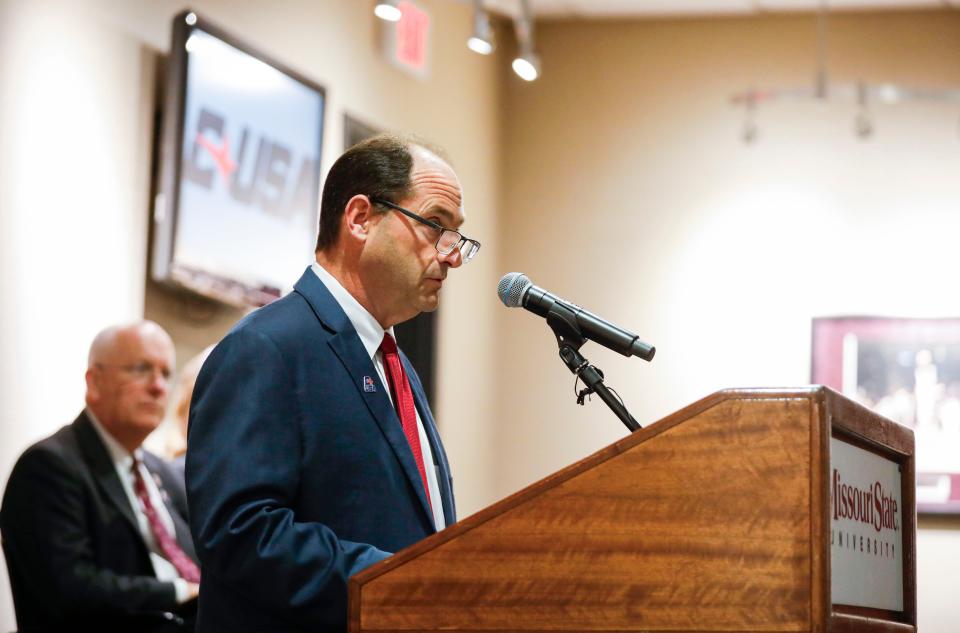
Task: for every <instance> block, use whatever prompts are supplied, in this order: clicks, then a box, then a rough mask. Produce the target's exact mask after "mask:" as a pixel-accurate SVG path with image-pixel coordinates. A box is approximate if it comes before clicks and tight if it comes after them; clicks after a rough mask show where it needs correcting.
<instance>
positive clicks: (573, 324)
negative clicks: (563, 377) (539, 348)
mask: <svg viewBox="0 0 960 633" xmlns="http://www.w3.org/2000/svg"><path fill="white" fill-rule="evenodd" d="M547 324H548V325H549V326H550V329H552V330H553V333H554V334H555V335H556V337H557V345H558V346H559V347H560V359H561V360H563V362H564V364H565V365H566V366H567V368H568V369H570V371H571V372H572V373H573V374H575V375H576V376H578V377H579V378H580V380H582V381H583V384H584V385H586V389H584V390H583V391H581V392H580V394H579V396H578V398H577V404H581V405H582V404H583V398H584V396H586V395H589V394H591V393H595V394H597V395H598V396H600V399H601V400H603V401H604V402H605V403H606V404H607V406H608V407H610V410H611V411H613V413H614V414H615V415H616V416H617V417H618V418H620V421H621V422H623V424H624V425H625V426H626V427H627V428H628V429H629V430H630V432H631V433H632V432H634V431H636V430H637V429H639V428H640V424H639V423H638V422H637V421H636V420H635V419H634V417H633V416H632V415H630V412H629V411H627V408H626V407H625V406H624V405H623V402H621V401H620V400H619V398H617V397H615V396H614V395H613V394H612V393H611V392H610V389H609V388H608V387H607V386H606V385H604V384H603V372H602V371H600V370H599V369H597V368H596V367H594V366H593V365H591V364H590V361H588V360H587V359H586V358H584V357H583V354H581V353H580V348H581V347H583V344H584V343H586V342H587V339H586V338H584V336H583V334H582V333H581V332H580V327H579V326H578V325H577V318H576V314H574V313H573V312H572V311H571V310H569V309H567V308H565V307H564V306H563V305H561V304H560V302H556V303H554V304H553V306H552V307H551V308H550V311H549V312H548V313H547Z"/></svg>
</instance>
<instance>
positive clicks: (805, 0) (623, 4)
mask: <svg viewBox="0 0 960 633" xmlns="http://www.w3.org/2000/svg"><path fill="white" fill-rule="evenodd" d="M821 1H822V0H530V8H531V11H532V12H533V14H534V16H535V17H537V18H584V19H600V18H625V17H636V18H643V17H663V16H701V15H702V16H706V15H757V14H763V13H777V12H790V11H808V12H813V11H816V10H817V9H818V8H819V7H820V4H821ZM485 4H486V6H487V7H488V8H489V9H490V10H492V11H494V12H496V13H500V14H504V15H516V14H517V12H518V11H519V6H520V0H485ZM826 5H827V7H828V9H829V10H830V11H853V10H884V9H937V8H960V0H828V1H826Z"/></svg>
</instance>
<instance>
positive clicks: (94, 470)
mask: <svg viewBox="0 0 960 633" xmlns="http://www.w3.org/2000/svg"><path fill="white" fill-rule="evenodd" d="M73 427H74V429H75V431H76V435H77V443H78V444H79V446H80V451H81V452H82V453H83V457H84V459H85V460H86V462H87V464H88V465H89V467H90V473H91V474H92V475H93V478H94V480H95V481H96V482H97V485H98V486H99V487H100V489H101V490H102V491H103V493H104V496H106V498H107V499H109V500H110V502H111V503H112V504H113V506H114V507H115V508H116V509H117V511H119V512H120V514H122V515H123V516H124V517H125V518H126V519H127V521H128V522H129V523H130V527H132V528H133V529H134V530H136V532H137V534H139V533H140V527H139V525H138V524H137V518H136V517H135V516H134V514H133V508H131V507H130V499H129V498H127V493H126V492H124V491H123V484H121V483H120V478H119V477H118V476H117V470H116V468H115V467H114V465H113V461H112V460H111V459H110V455H109V453H107V447H106V446H104V445H103V441H102V440H101V439H100V436H99V435H97V430H96V429H94V428H93V423H92V422H90V418H88V417H87V415H86V413H81V414H80V416H79V417H78V418H77V419H76V421H74V423H73Z"/></svg>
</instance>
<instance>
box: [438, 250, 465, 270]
mask: <svg viewBox="0 0 960 633" xmlns="http://www.w3.org/2000/svg"><path fill="white" fill-rule="evenodd" d="M440 261H441V262H444V263H446V264H447V265H448V266H450V267H451V268H459V267H460V266H462V265H463V253H461V252H460V249H459V248H455V249H453V250H452V251H450V252H449V253H447V254H446V255H440Z"/></svg>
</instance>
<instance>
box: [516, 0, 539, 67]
mask: <svg viewBox="0 0 960 633" xmlns="http://www.w3.org/2000/svg"><path fill="white" fill-rule="evenodd" d="M513 26H514V29H515V30H516V32H517V43H518V44H519V46H520V55H519V56H518V57H517V58H516V59H514V60H513V72H515V73H517V75H519V76H520V78H521V79H523V80H525V81H533V80H534V79H536V78H537V77H539V76H540V58H539V57H538V56H537V54H536V52H534V49H533V18H531V16H530V3H529V2H528V0H520V15H518V16H517V17H515V18H514V19H513Z"/></svg>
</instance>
